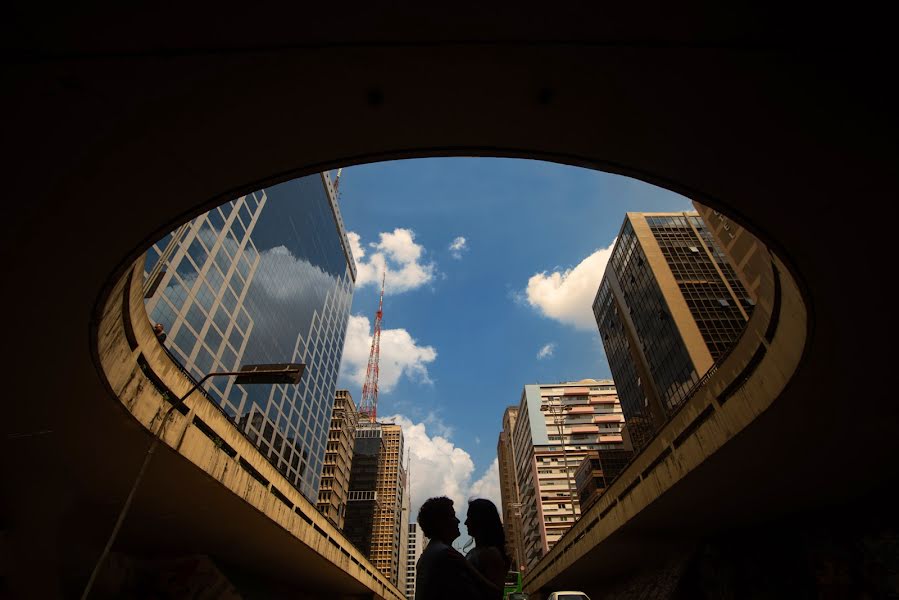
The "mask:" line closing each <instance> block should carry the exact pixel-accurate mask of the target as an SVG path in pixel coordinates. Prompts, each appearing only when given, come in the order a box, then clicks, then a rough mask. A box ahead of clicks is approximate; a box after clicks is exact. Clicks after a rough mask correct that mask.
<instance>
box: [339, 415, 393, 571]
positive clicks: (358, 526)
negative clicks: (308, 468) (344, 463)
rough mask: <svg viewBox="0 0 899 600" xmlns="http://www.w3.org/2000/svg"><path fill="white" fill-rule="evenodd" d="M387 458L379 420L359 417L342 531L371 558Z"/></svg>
mask: <svg viewBox="0 0 899 600" xmlns="http://www.w3.org/2000/svg"><path fill="white" fill-rule="evenodd" d="M385 458H386V457H385V452H384V435H383V431H382V430H381V425H380V423H372V422H371V421H369V420H367V419H360V420H359V423H358V424H357V426H356V442H355V445H354V447H353V463H352V468H351V470H350V491H349V495H348V497H347V509H346V519H345V521H344V525H343V533H344V535H345V536H346V538H347V539H348V540H349V541H350V542H351V543H353V544H354V545H355V546H356V548H358V549H359V551H360V552H362V553H363V554H365V556H366V558H368V559H369V560H371V557H372V554H373V551H374V528H375V522H376V520H377V516H378V515H379V514H380V508H381V501H382V500H383V498H382V497H380V496H379V495H378V482H379V475H380V474H381V462H382V461H383V460H384V459H385Z"/></svg>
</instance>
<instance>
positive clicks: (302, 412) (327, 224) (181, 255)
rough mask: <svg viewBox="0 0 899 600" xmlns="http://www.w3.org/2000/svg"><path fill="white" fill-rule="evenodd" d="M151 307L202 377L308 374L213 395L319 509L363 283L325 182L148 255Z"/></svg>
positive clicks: (226, 209)
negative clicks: (248, 369) (249, 369)
mask: <svg viewBox="0 0 899 600" xmlns="http://www.w3.org/2000/svg"><path fill="white" fill-rule="evenodd" d="M146 271H147V279H146V281H147V285H146V290H145V291H146V294H145V296H146V307H147V313H148V314H149V315H150V319H151V320H152V321H153V322H154V323H161V324H162V325H163V326H164V327H165V330H166V332H167V339H166V341H165V346H166V347H167V348H168V350H169V352H170V353H171V354H172V355H173V357H174V358H175V359H176V360H178V361H179V362H181V364H182V365H183V366H184V367H185V369H186V370H187V371H189V372H190V373H191V374H192V375H193V376H194V377H196V378H198V379H199V378H200V377H202V376H203V375H205V374H206V373H209V372H211V371H219V370H224V371H227V370H234V369H235V368H238V367H239V366H240V365H243V364H254V363H285V362H302V363H305V364H306V372H305V373H304V374H303V377H302V378H301V380H300V383H299V385H297V386H286V385H254V386H247V387H246V388H244V387H242V386H239V385H235V384H234V381H233V379H232V378H213V379H211V380H210V381H209V382H208V383H207V386H206V389H207V390H208V392H209V393H210V395H211V396H212V397H213V399H215V400H216V401H217V402H219V404H220V406H221V407H222V409H223V410H224V411H225V412H226V413H227V414H228V415H229V417H231V419H232V420H234V422H235V423H237V424H238V425H239V427H241V428H242V429H243V431H244V433H245V434H246V436H247V437H248V438H249V439H250V440H252V441H253V442H254V443H255V444H256V445H257V446H258V447H259V448H260V450H261V451H262V452H263V453H264V454H265V455H266V456H268V458H269V460H270V461H271V462H272V464H274V465H275V466H276V467H277V468H278V470H279V471H281V473H282V474H284V475H285V476H286V477H287V478H288V479H289V480H290V481H291V482H292V483H293V484H294V485H295V486H296V487H297V489H299V490H300V491H301V492H302V493H303V494H304V495H305V496H306V497H307V498H309V499H310V500H311V501H312V502H315V500H316V495H317V493H318V487H319V477H320V475H321V467H322V460H323V458H324V454H325V447H326V444H327V437H328V428H329V425H330V421H331V411H332V408H333V404H334V393H335V390H336V386H337V372H338V369H339V367H340V359H341V355H342V352H343V343H344V337H345V335H346V326H347V320H348V318H349V310H350V304H351V302H352V297H353V286H354V281H355V276H356V271H355V264H354V262H353V259H352V253H351V251H350V247H349V243H348V241H347V238H346V233H345V230H344V227H343V220H342V218H341V216H340V211H339V208H338V206H337V203H336V200H335V196H334V189H333V186H332V184H331V181H330V179H329V177H328V176H327V174H325V173H322V174H319V175H312V176H308V177H303V178H300V179H295V180H293V181H289V182H286V183H283V184H279V185H276V186H273V187H270V188H266V189H264V190H260V191H257V192H254V193H252V194H247V195H246V196H242V197H240V198H237V199H236V200H233V201H231V202H228V203H226V204H223V205H222V206H220V207H218V208H214V209H212V210H211V211H209V212H208V213H206V214H204V215H201V216H199V217H197V218H196V219H194V220H193V221H191V222H190V223H187V224H185V225H183V226H182V227H180V228H179V229H178V230H176V231H174V232H172V233H171V234H169V235H168V236H166V237H165V238H164V239H162V240H160V241H159V242H158V243H156V244H155V245H154V246H153V248H151V249H150V250H148V251H147V262H146Z"/></svg>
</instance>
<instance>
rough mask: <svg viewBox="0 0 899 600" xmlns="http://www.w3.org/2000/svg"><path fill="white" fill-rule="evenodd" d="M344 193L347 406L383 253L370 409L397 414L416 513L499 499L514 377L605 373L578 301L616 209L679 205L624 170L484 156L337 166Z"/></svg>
mask: <svg viewBox="0 0 899 600" xmlns="http://www.w3.org/2000/svg"><path fill="white" fill-rule="evenodd" d="M340 204H341V210H342V213H343V217H344V221H345V223H346V226H347V230H348V231H350V232H352V233H353V234H354V235H352V236H351V237H352V238H353V240H352V241H353V245H354V246H355V248H356V250H355V254H357V256H356V260H357V265H358V266H359V268H360V277H359V278H358V279H357V287H356V293H355V296H354V300H353V307H352V311H351V314H352V315H353V316H352V317H351V322H350V327H349V330H348V334H347V347H346V351H345V355H344V363H343V368H342V373H341V382H340V383H341V386H342V387H346V388H348V389H349V390H350V391H351V392H352V395H353V398H354V399H356V400H357V402H358V400H359V399H360V398H361V383H360V382H361V377H362V373H363V372H364V367H365V365H364V361H365V360H366V359H367V353H368V349H367V346H366V342H367V341H368V340H370V337H367V336H370V327H371V326H372V325H373V321H374V313H375V310H376V309H377V301H378V289H379V283H380V271H381V269H382V265H383V264H384V262H385V261H386V263H387V265H388V275H387V296H386V298H385V301H384V321H383V333H382V336H383V337H382V344H381V357H382V362H381V365H382V366H381V368H382V386H381V394H380V402H379V406H378V414H379V415H380V416H388V415H402V416H403V417H405V418H404V419H401V422H402V423H403V424H404V426H406V428H407V436H406V437H407V445H409V446H410V448H409V451H410V452H411V453H412V460H413V465H412V471H413V472H412V486H413V502H414V506H413V515H414V512H415V510H416V507H417V505H419V504H420V503H421V502H422V501H423V500H424V499H425V498H424V497H423V496H429V495H433V494H435V493H438V492H440V491H444V492H445V493H448V494H449V495H450V496H451V497H455V498H454V499H456V500H457V504H459V503H460V502H461V501H462V499H464V498H467V497H469V496H471V495H483V496H487V497H491V496H493V497H494V499H496V500H498V492H497V491H496V489H495V488H496V485H495V481H494V480H495V474H491V473H490V472H489V471H490V468H491V465H492V463H493V462H494V460H495V458H496V442H497V436H498V434H499V431H500V429H501V427H502V414H503V411H504V410H505V408H506V407H507V406H509V405H512V404H516V405H517V404H518V402H519V399H520V396H521V391H522V387H523V386H524V385H525V384H528V383H536V382H553V381H563V380H572V379H582V378H585V377H594V378H605V377H610V372H609V368H608V365H607V363H606V359H605V355H604V353H603V351H602V345H601V343H600V341H599V336H598V334H597V332H596V326H595V323H591V316H590V312H589V311H590V302H591V301H592V299H593V295H594V294H595V292H596V287H597V286H598V283H599V279H600V278H601V276H602V269H603V268H604V263H605V260H607V257H608V249H609V247H610V246H611V244H612V242H613V241H614V238H615V236H616V235H617V233H618V230H619V228H620V227H621V223H622V221H623V219H624V213H625V212H627V211H667V210H689V209H691V206H690V203H689V201H688V200H687V199H686V198H684V197H683V196H680V195H677V194H675V193H673V192H669V191H667V190H663V189H661V188H658V187H655V186H651V185H649V184H646V183H643V182H640V181H637V180H634V179H630V178H626V177H621V176H617V175H611V174H607V173H602V172H597V171H590V170H586V169H581V168H577V167H569V166H563V165H557V164H553V163H544V162H537V161H526V160H513V159H483V158H435V159H419V160H409V161H396V162H386V163H377V164H372V165H364V166H358V167H351V168H347V169H344V171H343V176H342V179H341V182H340ZM458 238H464V243H463V242H462V241H461V240H459V239H458ZM454 242H455V245H454ZM372 244H376V245H375V246H372ZM451 246H452V247H451ZM603 250H605V252H603ZM363 253H364V254H363ZM360 254H362V256H359V255H360ZM388 332H389V333H388ZM547 347H548V349H545V350H544V351H543V356H542V357H540V356H538V354H539V353H540V351H541V349H543V348H547ZM416 425H417V427H416ZM438 438H440V439H438ZM466 456H467V458H466ZM435 472H437V474H436V475H435ZM454 486H455V487H454Z"/></svg>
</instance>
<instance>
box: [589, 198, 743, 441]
mask: <svg viewBox="0 0 899 600" xmlns="http://www.w3.org/2000/svg"><path fill="white" fill-rule="evenodd" d="M754 304H755V301H754V300H753V298H752V296H751V294H749V293H748V292H747V291H746V289H745V287H744V285H743V283H742V282H741V281H740V279H739V277H738V276H737V274H736V273H735V271H734V270H733V268H732V267H731V266H730V264H729V261H728V260H727V257H726V255H725V254H724V252H723V251H722V250H721V249H720V247H719V246H718V244H717V243H716V242H715V240H714V237H713V235H712V234H711V232H710V231H709V230H708V228H707V227H706V225H705V223H704V222H703V220H702V219H701V218H700V217H699V215H698V213H695V212H682V213H627V216H626V218H625V220H624V224H623V225H622V227H621V232H620V233H619V235H618V241H617V242H616V243H615V247H614V249H613V250H612V256H611V258H610V259H609V264H608V266H607V267H606V272H605V275H604V276H603V279H602V282H601V283H600V286H599V290H598V292H597V294H596V298H595V300H594V302H593V313H594V315H595V317H596V323H597V326H598V327H599V332H600V334H601V336H602V340H603V345H604V346H605V350H606V355H607V357H608V360H609V367H610V368H611V370H612V376H613V377H614V379H615V382H616V384H617V386H618V392H619V394H620V396H621V404H622V407H623V409H624V414H625V416H626V417H627V427H626V436H627V438H628V439H629V442H630V443H631V444H632V445H633V446H635V447H640V446H642V445H644V444H645V443H646V442H647V441H648V440H649V438H651V437H652V435H653V434H654V432H655V431H656V430H657V429H658V428H659V427H661V425H662V424H663V423H665V422H666V421H667V420H668V418H669V417H670V415H671V414H672V413H673V412H674V411H675V410H676V409H677V407H678V406H680V405H681V404H682V403H683V402H684V400H685V399H686V397H687V395H688V394H689V392H690V390H691V389H692V387H693V386H694V385H695V384H696V382H697V381H698V380H699V379H700V377H702V375H703V374H704V373H705V372H706V371H708V369H709V368H710V367H711V366H712V365H713V364H714V363H715V361H716V360H718V359H720V358H721V357H722V356H724V354H725V353H726V352H727V350H728V349H729V348H730V347H731V346H732V345H733V343H734V342H735V341H736V340H737V338H738V337H739V336H740V333H741V332H742V330H743V327H744V326H745V325H746V322H747V321H748V319H749V315H750V314H751V312H752V308H753V306H754Z"/></svg>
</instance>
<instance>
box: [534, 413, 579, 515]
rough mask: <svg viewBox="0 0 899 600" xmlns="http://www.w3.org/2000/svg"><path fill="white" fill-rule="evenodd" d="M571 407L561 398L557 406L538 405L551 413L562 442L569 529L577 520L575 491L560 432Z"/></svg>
mask: <svg viewBox="0 0 899 600" xmlns="http://www.w3.org/2000/svg"><path fill="white" fill-rule="evenodd" d="M571 408H572V407H570V406H564V405H563V404H562V400H561V399H560V400H559V405H558V406H555V405H553V404H549V403H544V404H541V405H540V411H541V412H545V413H549V414H550V415H552V416H553V421H554V422H555V424H556V427H557V428H558V429H559V443H560V444H562V460H563V461H564V462H565V481H566V482H567V483H568V502H569V504H571V525H570V526H569V527H568V528H569V529H571V527H574V523H575V521H577V513H576V512H575V510H574V494H575V492H574V491H573V490H572V489H571V473H570V472H569V471H568V452H567V451H566V450H565V435H564V434H563V433H562V423H563V421H564V418H565V413H566V412H568V411H570V410H571Z"/></svg>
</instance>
